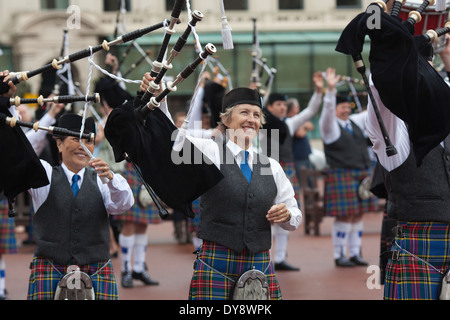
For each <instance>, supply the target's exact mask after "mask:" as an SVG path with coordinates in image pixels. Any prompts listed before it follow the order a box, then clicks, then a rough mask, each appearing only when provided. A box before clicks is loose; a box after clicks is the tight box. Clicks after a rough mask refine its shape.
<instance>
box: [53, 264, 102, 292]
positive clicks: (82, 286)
mask: <svg viewBox="0 0 450 320" xmlns="http://www.w3.org/2000/svg"><path fill="white" fill-rule="evenodd" d="M54 300H95V292H94V287H93V285H92V280H91V277H89V275H88V274H86V273H84V272H81V271H80V268H79V267H78V266H75V265H72V266H69V267H68V269H67V274H66V275H65V276H64V277H63V278H62V279H61V280H60V281H59V283H58V286H57V288H56V292H55V297H54Z"/></svg>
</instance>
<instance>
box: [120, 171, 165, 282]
mask: <svg viewBox="0 0 450 320" xmlns="http://www.w3.org/2000/svg"><path fill="white" fill-rule="evenodd" d="M123 176H124V178H125V179H126V180H127V182H128V184H129V185H130V187H131V190H132V191H133V197H134V201H135V202H134V205H133V206H132V207H131V208H130V209H129V210H127V211H126V212H124V213H123V214H121V215H117V216H114V220H116V221H120V222H121V224H122V230H121V231H120V234H119V245H120V248H121V258H122V267H121V268H122V270H121V271H122V272H121V275H122V278H121V285H122V287H123V288H133V280H140V281H141V282H143V283H144V284H145V285H158V284H159V283H158V282H157V281H155V280H153V279H151V278H150V276H149V274H148V272H147V270H148V269H147V263H146V256H147V254H146V253H147V227H148V225H149V224H159V223H162V222H163V221H162V219H161V218H160V216H159V211H158V208H157V207H156V205H155V203H154V202H153V201H152V200H151V198H150V196H149V195H148V193H147V190H146V189H145V188H144V187H143V184H142V181H141V180H140V178H139V176H138V174H137V173H136V171H135V170H134V168H133V166H132V165H131V163H126V165H125V170H124V171H123Z"/></svg>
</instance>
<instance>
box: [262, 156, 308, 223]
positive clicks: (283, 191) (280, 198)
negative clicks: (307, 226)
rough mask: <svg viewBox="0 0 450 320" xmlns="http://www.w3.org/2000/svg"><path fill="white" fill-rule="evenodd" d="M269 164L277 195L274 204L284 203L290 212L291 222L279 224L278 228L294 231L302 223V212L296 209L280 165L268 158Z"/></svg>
mask: <svg viewBox="0 0 450 320" xmlns="http://www.w3.org/2000/svg"><path fill="white" fill-rule="evenodd" d="M269 162H270V168H271V170H272V175H273V178H274V180H275V184H276V186H277V195H276V197H275V200H274V204H278V203H285V204H286V208H287V209H288V210H289V211H290V212H291V220H290V221H288V222H283V223H280V226H281V227H282V228H283V229H285V230H289V231H294V230H296V229H297V228H298V227H299V225H300V224H301V223H302V212H301V211H300V209H299V208H298V204H297V200H296V199H295V191H294V188H293V187H292V184H291V182H290V181H289V179H288V178H287V176H286V174H285V173H284V170H283V168H282V167H281V165H280V164H279V163H278V162H277V161H275V160H274V159H272V158H269Z"/></svg>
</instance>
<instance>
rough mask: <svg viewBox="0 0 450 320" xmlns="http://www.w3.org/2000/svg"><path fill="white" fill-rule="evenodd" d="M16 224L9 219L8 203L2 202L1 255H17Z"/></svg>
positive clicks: (0, 207) (0, 222)
mask: <svg viewBox="0 0 450 320" xmlns="http://www.w3.org/2000/svg"><path fill="white" fill-rule="evenodd" d="M14 227H15V224H14V219H13V218H8V202H7V201H6V200H4V201H3V200H2V201H0V254H14V253H17V251H18V250H17V242H16V233H15V230H14Z"/></svg>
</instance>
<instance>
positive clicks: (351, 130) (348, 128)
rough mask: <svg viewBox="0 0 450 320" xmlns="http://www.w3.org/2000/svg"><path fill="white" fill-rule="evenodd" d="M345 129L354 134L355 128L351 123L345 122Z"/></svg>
mask: <svg viewBox="0 0 450 320" xmlns="http://www.w3.org/2000/svg"><path fill="white" fill-rule="evenodd" d="M345 130H347V131H348V132H350V133H351V134H353V128H352V125H351V124H350V123H348V122H347V123H346V124H345Z"/></svg>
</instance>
